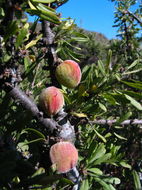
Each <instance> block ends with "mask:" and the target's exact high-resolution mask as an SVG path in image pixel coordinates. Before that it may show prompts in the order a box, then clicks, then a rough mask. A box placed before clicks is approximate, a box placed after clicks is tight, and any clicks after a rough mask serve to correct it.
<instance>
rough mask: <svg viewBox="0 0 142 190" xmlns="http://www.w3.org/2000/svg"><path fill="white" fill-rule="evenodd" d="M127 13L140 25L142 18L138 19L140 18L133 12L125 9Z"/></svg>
mask: <svg viewBox="0 0 142 190" xmlns="http://www.w3.org/2000/svg"><path fill="white" fill-rule="evenodd" d="M127 13H128V14H129V15H130V16H132V17H133V18H134V19H135V20H136V21H137V22H138V23H139V24H140V25H141V26H142V20H140V18H138V17H137V16H136V15H135V14H133V13H132V12H130V11H129V10H127Z"/></svg>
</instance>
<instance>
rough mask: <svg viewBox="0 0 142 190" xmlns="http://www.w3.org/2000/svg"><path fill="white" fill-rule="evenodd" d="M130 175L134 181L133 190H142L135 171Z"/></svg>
mask: <svg viewBox="0 0 142 190" xmlns="http://www.w3.org/2000/svg"><path fill="white" fill-rule="evenodd" d="M132 175H133V179H134V184H135V190H140V189H142V186H141V182H140V177H139V175H138V172H136V170H133V171H132Z"/></svg>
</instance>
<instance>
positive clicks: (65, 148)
mask: <svg viewBox="0 0 142 190" xmlns="http://www.w3.org/2000/svg"><path fill="white" fill-rule="evenodd" d="M50 159H51V162H52V164H56V167H57V171H58V172H60V173H66V172H68V171H70V170H71V169H72V168H73V167H75V166H76V165H77V161H78V151H77V149H76V148H75V146H74V145H73V144H72V143H70V142H58V143H56V144H54V145H53V146H52V147H51V149H50Z"/></svg>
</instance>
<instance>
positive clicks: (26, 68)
mask: <svg viewBox="0 0 142 190" xmlns="http://www.w3.org/2000/svg"><path fill="white" fill-rule="evenodd" d="M30 64H31V61H30V58H29V57H28V56H26V57H24V67H25V71H26V72H27V70H28V67H29V65H30Z"/></svg>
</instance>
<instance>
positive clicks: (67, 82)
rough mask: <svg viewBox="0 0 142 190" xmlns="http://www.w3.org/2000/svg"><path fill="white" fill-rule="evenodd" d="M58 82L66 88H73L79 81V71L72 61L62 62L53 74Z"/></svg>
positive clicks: (76, 64)
mask: <svg viewBox="0 0 142 190" xmlns="http://www.w3.org/2000/svg"><path fill="white" fill-rule="evenodd" d="M55 75H56V78H57V80H58V82H59V83H60V84H62V85H64V86H66V87H68V88H75V87H76V86H77V85H78V84H79V83H80V80H81V70H80V67H79V65H78V63H76V62H75V61H73V60H66V61H63V62H62V63H61V64H60V65H58V66H57V68H56V72H55Z"/></svg>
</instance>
